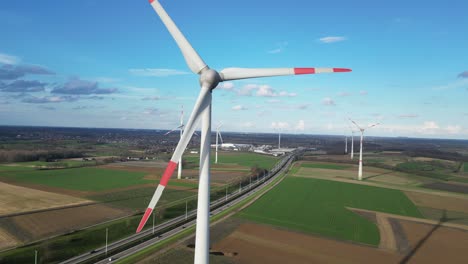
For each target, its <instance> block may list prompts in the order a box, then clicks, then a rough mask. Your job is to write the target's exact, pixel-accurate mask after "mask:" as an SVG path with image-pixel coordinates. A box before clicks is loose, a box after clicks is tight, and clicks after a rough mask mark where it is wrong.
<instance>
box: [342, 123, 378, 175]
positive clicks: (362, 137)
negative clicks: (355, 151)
mask: <svg viewBox="0 0 468 264" xmlns="http://www.w3.org/2000/svg"><path fill="white" fill-rule="evenodd" d="M349 120H351V118H350V119H349ZM351 122H353V124H355V125H356V126H357V128H358V129H359V131H361V143H360V148H359V171H358V180H360V181H361V180H362V141H363V139H364V131H365V130H366V129H369V128H371V127H375V126H376V125H379V123H377V124H373V125H370V126H368V127H367V128H361V127H360V126H359V125H358V124H357V123H356V122H354V121H353V120H351Z"/></svg>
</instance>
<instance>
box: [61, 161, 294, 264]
mask: <svg viewBox="0 0 468 264" xmlns="http://www.w3.org/2000/svg"><path fill="white" fill-rule="evenodd" d="M294 156H295V154H290V155H287V156H285V157H284V158H283V159H282V160H281V161H280V162H278V163H277V164H276V165H275V167H274V168H273V169H272V170H271V171H270V172H269V173H268V174H267V175H265V176H264V177H263V178H260V179H259V180H258V181H257V182H255V183H252V184H249V186H244V187H243V188H242V189H241V190H239V191H238V192H236V193H231V194H228V196H227V197H222V198H220V199H218V200H216V201H213V202H212V203H211V205H210V215H211V216H215V215H217V214H219V213H221V212H223V211H224V210H227V209H229V208H230V207H231V206H234V205H236V204H238V203H240V202H242V201H243V200H245V199H247V198H248V197H250V196H251V195H253V194H254V193H256V192H257V191H258V190H260V189H261V188H262V187H263V186H265V185H268V184H269V183H270V182H272V181H273V180H274V179H276V177H277V176H278V175H280V174H281V173H282V172H283V170H285V169H286V168H287V167H288V166H289V165H290V164H291V162H292V161H293V160H294ZM195 222H196V210H192V211H190V212H188V213H187V216H186V215H181V216H179V217H176V218H173V219H171V220H169V221H166V222H164V223H162V224H159V225H157V226H154V229H153V228H152V227H150V228H146V229H144V230H143V231H141V232H140V233H138V234H133V235H131V236H128V237H126V238H124V239H121V240H118V241H115V242H113V243H110V244H108V246H107V254H106V248H105V247H100V248H97V249H95V250H92V251H90V252H87V253H85V254H82V255H79V256H76V257H73V258H70V259H68V260H66V261H63V262H61V263H64V264H76V263H91V262H93V263H108V262H109V259H111V260H112V261H114V260H118V259H122V258H125V257H127V256H130V255H132V254H135V253H136V252H138V251H140V250H143V249H145V248H146V247H148V246H150V245H153V244H155V243H158V242H161V241H164V240H166V239H168V238H170V237H172V236H174V235H176V234H178V233H180V232H182V231H183V230H185V228H189V227H191V226H194V225H195ZM106 255H107V256H106Z"/></svg>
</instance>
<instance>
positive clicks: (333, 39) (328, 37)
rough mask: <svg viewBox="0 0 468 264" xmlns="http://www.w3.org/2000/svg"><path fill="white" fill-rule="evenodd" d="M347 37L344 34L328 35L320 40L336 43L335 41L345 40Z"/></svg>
mask: <svg viewBox="0 0 468 264" xmlns="http://www.w3.org/2000/svg"><path fill="white" fill-rule="evenodd" d="M345 40H346V38H345V37H342V36H327V37H323V38H320V39H319V41H320V42H322V43H334V42H340V41H345Z"/></svg>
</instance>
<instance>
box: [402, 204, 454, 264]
mask: <svg viewBox="0 0 468 264" xmlns="http://www.w3.org/2000/svg"><path fill="white" fill-rule="evenodd" d="M460 219H463V218H448V217H447V210H444V212H443V214H442V217H441V218H440V219H439V222H438V223H437V225H435V226H434V227H433V228H432V229H431V230H430V231H429V232H428V233H427V234H426V235H425V236H424V237H423V238H422V239H421V240H419V242H418V243H417V244H416V246H415V247H414V248H413V249H412V250H411V251H410V252H409V253H408V254H406V256H405V257H404V258H403V259H402V260H401V261H400V264H406V263H409V261H410V260H411V258H412V257H413V256H414V255H415V254H416V252H418V250H419V249H420V248H421V247H422V246H423V245H424V244H425V243H426V241H427V240H428V239H429V238H430V237H431V236H432V234H433V233H434V232H435V231H436V230H437V229H439V228H440V227H441V226H442V224H443V223H445V222H448V221H453V220H460Z"/></svg>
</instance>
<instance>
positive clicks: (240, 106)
mask: <svg viewBox="0 0 468 264" xmlns="http://www.w3.org/2000/svg"><path fill="white" fill-rule="evenodd" d="M232 110H234V111H241V110H247V108H246V107H244V106H242V105H236V106H233V107H232Z"/></svg>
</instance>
